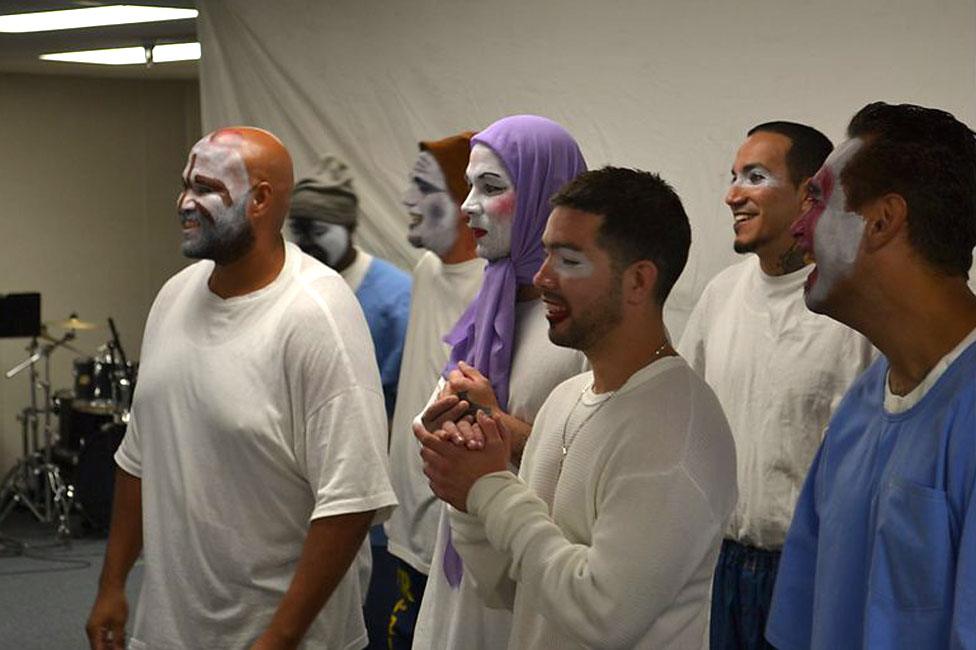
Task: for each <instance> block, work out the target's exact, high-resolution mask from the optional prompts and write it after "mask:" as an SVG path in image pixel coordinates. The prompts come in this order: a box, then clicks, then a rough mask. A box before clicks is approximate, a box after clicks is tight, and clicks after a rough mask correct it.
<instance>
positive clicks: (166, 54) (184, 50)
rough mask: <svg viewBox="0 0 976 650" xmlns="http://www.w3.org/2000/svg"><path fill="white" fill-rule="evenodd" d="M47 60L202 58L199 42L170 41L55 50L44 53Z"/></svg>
mask: <svg viewBox="0 0 976 650" xmlns="http://www.w3.org/2000/svg"><path fill="white" fill-rule="evenodd" d="M41 58H42V59H44V60H45V61H65V62H68V63H97V64H100V65H149V64H152V63H172V62H173V61H195V60H197V59H199V58H200V44H199V43H170V44H168V45H153V46H148V45H147V46H146V47H142V46H136V47H116V48H111V49H107V50H85V51H83V52H53V53H51V54H42V55H41Z"/></svg>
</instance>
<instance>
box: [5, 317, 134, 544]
mask: <svg viewBox="0 0 976 650" xmlns="http://www.w3.org/2000/svg"><path fill="white" fill-rule="evenodd" d="M37 302H39V300H38V301H37ZM37 321H38V323H37V328H36V329H34V330H32V331H31V332H29V333H27V334H24V333H23V332H20V331H17V332H16V333H14V334H11V335H17V336H25V335H30V336H32V338H31V342H30V345H29V346H28V347H27V351H28V352H29V355H28V357H27V358H26V359H24V360H23V361H22V362H20V363H18V364H17V365H16V366H14V367H13V368H11V369H10V370H8V371H7V372H6V376H7V378H12V377H14V376H15V375H17V374H19V373H20V372H22V371H23V370H25V369H27V370H28V371H29V372H28V375H29V388H30V392H29V402H28V406H27V407H25V408H24V409H23V410H22V411H21V414H20V415H19V416H18V420H19V421H20V424H21V429H22V438H23V440H22V445H23V456H22V458H21V459H20V460H19V461H18V462H17V463H16V465H15V466H14V467H13V468H12V469H11V470H10V471H9V472H8V474H7V476H6V477H5V478H4V481H3V483H2V485H0V524H2V522H3V521H4V520H5V519H6V517H7V516H8V515H9V514H10V512H11V511H12V510H13V508H14V507H15V506H16V505H17V504H22V505H24V506H25V507H26V508H27V509H28V510H29V511H30V512H31V514H33V515H34V517H35V518H36V519H37V520H39V521H41V522H43V523H53V524H56V532H57V534H58V536H59V537H61V538H65V539H67V538H68V537H69V536H70V534H71V525H70V520H69V515H70V514H71V513H72V511H73V510H78V511H80V512H81V514H82V515H83V516H84V518H85V519H84V523H85V524H86V525H89V524H90V525H92V526H93V527H94V528H95V529H98V530H103V529H106V528H107V526H108V513H109V510H110V506H111V497H112V487H113V484H114V476H115V473H114V470H113V468H114V461H113V460H112V454H113V453H114V451H115V448H116V447H117V446H118V444H119V442H120V441H121V438H122V435H123V434H124V432H125V425H126V424H127V423H128V421H129V408H130V406H131V404H132V393H133V389H134V386H135V382H136V375H137V370H138V364H137V363H131V362H129V361H128V359H127V358H126V356H125V351H124V350H123V348H122V344H121V341H120V340H119V336H118V332H117V330H116V328H115V322H114V321H113V320H112V319H111V318H110V319H108V325H109V327H110V328H111V331H112V339H111V340H110V341H108V342H107V343H106V344H104V345H101V346H99V347H98V349H97V350H96V352H95V355H94V356H86V355H84V354H83V353H82V352H81V351H80V350H78V349H77V348H75V347H73V346H71V345H70V344H69V341H72V340H74V339H75V334H76V332H75V331H76V330H86V331H90V330H94V329H97V328H100V327H103V326H101V325H96V324H94V323H90V322H87V321H83V320H80V319H79V318H78V316H77V314H71V316H70V317H69V318H68V319H67V320H63V321H52V322H49V323H48V325H52V326H55V327H60V328H64V329H65V330H67V331H66V332H65V333H64V335H63V336H61V338H58V339H55V338H53V337H52V336H50V335H49V334H48V332H47V330H46V328H45V327H44V326H41V325H40V324H39V321H40V319H39V318H37ZM39 340H40V341H46V342H47V343H46V344H41V343H40V342H39ZM59 348H64V349H68V350H71V351H73V352H75V353H76V354H78V355H79V357H78V358H76V359H74V360H73V362H72V363H73V368H72V370H73V373H74V389H73V390H70V389H62V390H58V391H56V392H54V394H53V396H52V391H51V384H50V374H51V373H50V355H51V353H52V352H54V351H55V350H57V349H59ZM41 359H43V360H44V367H43V379H41V376H40V373H39V372H38V368H37V364H38V362H40V360H41ZM38 391H42V395H41V396H40V397H39V396H38ZM41 401H43V403H42V404H41V403H40V402H41ZM52 416H54V418H56V422H52ZM103 474H104V476H103Z"/></svg>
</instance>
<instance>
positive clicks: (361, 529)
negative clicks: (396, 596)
mask: <svg viewBox="0 0 976 650" xmlns="http://www.w3.org/2000/svg"><path fill="white" fill-rule="evenodd" d="M373 513H374V511H372V510H370V511H367V512H356V513H349V514H343V515H336V516H333V517H322V518H321V519H316V520H314V521H312V523H311V525H310V526H309V530H308V535H307V536H306V538H305V544H304V546H303V547H302V554H301V557H300V558H299V560H298V565H297V566H296V568H295V575H294V576H293V577H292V581H291V584H290V585H289V587H288V591H287V592H285V595H284V597H283V598H282V599H281V602H280V603H279V604H278V609H277V610H276V611H275V614H274V617H273V618H272V619H271V624H270V625H269V626H268V629H267V631H266V632H265V634H264V635H263V636H262V638H261V639H260V640H259V642H258V644H257V646H256V647H259V648H293V647H295V646H297V645H298V643H299V642H300V641H301V640H302V638H303V637H304V636H305V632H306V631H307V630H308V627H309V626H310V625H311V624H312V621H313V620H315V617H316V616H317V615H318V613H319V612H320V611H321V609H322V607H324V606H325V603H326V602H328V600H329V597H330V596H331V595H332V592H333V591H335V588H336V587H337V586H338V584H339V582H340V581H341V580H342V577H343V576H344V575H345V574H346V571H347V570H348V569H349V566H350V565H351V564H352V561H353V559H354V558H355V557H356V554H357V553H358V552H359V549H360V547H361V546H362V543H363V540H364V539H365V538H366V533H367V532H368V530H369V524H370V522H371V521H372V519H373Z"/></svg>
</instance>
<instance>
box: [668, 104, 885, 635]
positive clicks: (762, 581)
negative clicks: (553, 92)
mask: <svg viewBox="0 0 976 650" xmlns="http://www.w3.org/2000/svg"><path fill="white" fill-rule="evenodd" d="M831 148H832V147H831V144H830V141H829V140H828V139H827V138H826V137H825V136H824V135H823V134H822V133H820V132H819V131H817V130H816V129H813V128H812V127H809V126H806V125H803V124H796V123H793V122H768V123H764V124H760V125H758V126H756V127H754V128H752V129H750V130H749V132H748V134H747V138H746V140H745V142H744V143H743V144H742V146H741V147H740V148H739V150H738V152H737V153H736V156H735V160H734V161H733V164H732V178H731V182H730V185H729V189H728V191H727V192H726V195H725V203H726V205H728V207H729V210H730V212H731V216H732V224H731V226H732V230H733V234H734V240H733V248H734V249H735V251H736V252H737V253H740V254H744V255H746V259H745V260H743V261H741V262H739V263H737V264H735V265H733V266H731V267H729V268H727V269H725V270H723V271H722V272H720V273H719V274H718V275H716V276H715V277H714V278H713V279H712V280H711V282H709V283H708V286H706V287H705V290H704V291H703V292H702V295H701V298H700V299H699V301H698V304H696V305H695V308H694V310H693V311H692V313H691V316H690V317H689V319H688V324H687V326H686V327H685V331H684V333H683V335H682V337H681V341H680V342H679V344H678V351H679V352H680V353H681V355H682V356H683V357H685V358H686V359H687V360H688V363H689V364H690V365H691V367H692V368H694V369H695V370H696V371H698V373H699V374H701V375H702V376H703V377H704V378H705V381H707V382H708V384H709V385H710V386H711V387H712V389H713V390H714V391H715V393H716V394H717V395H718V398H719V401H721V403H722V408H723V409H724V410H725V413H726V415H727V416H728V419H729V424H730V426H731V427H732V435H733V437H734V438H735V445H736V462H737V478H738V484H739V500H738V502H737V504H736V506H735V508H734V510H733V511H732V516H731V519H730V522H729V526H728V528H727V530H726V532H725V541H724V542H723V544H722V551H721V553H720V555H719V560H718V566H717V568H716V571H715V582H714V585H713V590H712V614H711V639H710V642H711V647H712V648H713V649H714V650H740V649H741V650H752V649H762V648H767V647H768V646H767V644H766V642H765V641H764V640H763V636H762V635H763V629H764V627H765V620H766V615H767V613H768V611H769V602H770V599H771V598H772V591H773V584H774V582H775V580H776V566H777V563H778V561H779V554H780V550H781V548H782V545H783V540H784V539H785V537H786V530H787V528H788V527H789V524H790V517H791V515H792V513H793V504H794V502H795V500H796V495H797V493H798V492H799V490H800V486H801V484H802V481H803V477H804V476H805V475H806V470H807V467H809V466H810V462H811V461H812V460H813V455H814V454H815V453H816V449H817V444H819V442H820V437H821V435H822V433H823V430H824V427H825V426H826V425H827V420H828V418H829V417H830V414H831V412H832V411H833V409H834V408H836V406H837V404H838V403H839V402H840V399H841V396H842V395H843V394H844V391H845V390H847V387H848V386H850V384H851V382H853V381H854V379H855V377H857V375H858V374H860V373H861V372H862V371H863V370H864V369H865V368H867V366H868V364H869V363H870V361H871V358H872V356H871V355H872V350H871V344H870V343H869V342H868V341H867V340H865V339H864V337H862V336H860V335H859V334H858V333H857V332H855V331H853V330H851V329H849V328H847V327H844V326H843V325H840V324H839V323H836V322H833V321H831V320H830V319H829V318H824V317H822V316H818V315H817V314H813V313H810V312H809V311H808V310H807V309H806V307H805V306H804V304H803V298H802V286H803V282H804V281H805V280H806V278H807V276H808V275H809V273H810V270H811V269H810V267H809V266H808V265H807V264H806V262H805V261H804V259H803V254H802V251H801V249H800V248H799V246H798V245H797V244H796V242H795V241H794V240H793V237H792V234H791V233H790V225H791V224H792V223H793V222H794V221H795V220H796V218H797V217H798V216H799V215H800V214H801V211H802V209H803V207H804V206H805V205H809V203H810V198H809V191H808V188H809V185H810V177H811V176H812V175H813V174H814V173H815V172H816V170H817V168H818V167H819V165H820V164H821V163H822V162H823V160H824V158H826V156H827V154H828V153H829V152H830V150H831ZM814 350H815V351H816V352H814Z"/></svg>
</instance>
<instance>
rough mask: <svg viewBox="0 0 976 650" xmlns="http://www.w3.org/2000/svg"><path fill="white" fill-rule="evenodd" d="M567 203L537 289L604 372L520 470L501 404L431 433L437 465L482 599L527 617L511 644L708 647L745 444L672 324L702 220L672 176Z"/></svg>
mask: <svg viewBox="0 0 976 650" xmlns="http://www.w3.org/2000/svg"><path fill="white" fill-rule="evenodd" d="M552 204H553V206H554V209H553V211H552V214H551V216H550V217H549V223H548V225H547V226H546V230H545V234H544V235H543V242H544V244H545V247H546V251H547V253H548V255H547V257H546V261H545V263H544V264H543V266H542V268H541V269H540V270H539V272H538V274H537V275H536V277H535V286H536V287H538V289H539V290H540V291H541V292H542V300H543V301H544V303H545V305H546V316H547V319H548V322H549V338H550V340H552V342H553V343H555V344H557V345H560V346H565V347H570V348H574V349H577V350H580V351H582V352H583V353H584V354H585V355H586V358H587V359H588V360H589V362H590V364H591V365H592V368H593V370H592V372H587V373H584V374H582V375H579V376H577V377H574V378H572V379H569V380H567V381H565V382H563V383H562V384H560V385H559V386H558V387H557V388H556V389H555V390H554V391H553V392H552V394H551V395H550V396H549V398H548V399H547V400H546V402H545V404H544V405H543V407H542V409H541V410H540V411H539V414H538V416H537V417H536V420H535V423H534V424H533V427H532V435H531V436H530V437H529V443H528V445H527V447H526V449H525V455H524V457H523V462H522V466H521V469H520V470H519V473H518V476H516V475H515V474H513V473H512V472H511V471H509V470H508V468H507V461H508V453H509V446H510V444H511V436H510V434H509V432H508V431H507V429H506V427H505V426H504V424H503V423H502V422H501V420H500V419H497V420H496V419H491V418H489V417H487V416H485V415H484V414H479V415H478V419H477V423H476V424H475V425H473V426H472V425H470V424H468V423H467V422H464V421H462V422H460V423H458V424H452V423H447V424H445V426H444V429H443V430H442V431H440V432H438V433H436V434H431V433H429V432H427V431H424V430H423V429H422V428H420V427H417V429H416V432H417V435H418V438H419V439H420V440H421V442H422V443H423V445H424V451H423V452H422V453H423V456H424V460H425V463H426V467H427V474H428V476H429V477H430V479H431V485H432V487H433V489H434V491H435V493H436V494H437V495H438V496H439V497H440V498H442V499H444V500H446V501H447V502H449V503H450V504H451V505H453V506H454V508H455V509H453V510H452V511H451V525H452V527H453V529H454V531H455V534H456V540H457V545H458V549H459V551H460V552H461V555H462V557H463V558H464V560H465V565H466V566H467V567H469V568H470V570H471V573H472V574H473V579H474V582H475V584H476V585H477V588H478V591H479V593H480V594H481V595H482V597H483V598H485V601H486V602H487V603H489V604H491V605H493V606H495V607H507V608H511V609H512V611H513V624H512V636H511V637H510V639H509V641H508V648H510V649H511V650H518V649H522V648H559V649H560V650H571V649H573V648H636V649H647V650H650V649H651V648H701V647H704V645H705V643H706V642H707V638H706V635H707V620H708V595H709V590H710V586H711V576H712V569H713V567H714V565H715V558H716V556H717V555H718V549H719V545H720V542H721V537H722V531H723V530H724V527H725V523H726V520H727V517H728V514H729V513H730V512H731V510H732V504H733V503H734V502H735V492H736V487H735V452H734V450H733V442H732V437H731V434H730V432H729V428H728V424H727V423H726V421H725V417H724V416H723V414H722V410H721V407H720V406H719V403H718V400H717V399H716V398H715V395H714V393H713V392H712V391H711V389H709V388H708V386H707V385H706V384H705V382H704V381H702V379H701V378H700V377H698V376H697V375H696V374H695V373H694V372H693V371H692V370H691V368H690V367H689V366H688V364H687V363H685V361H684V360H683V359H681V357H679V356H677V355H676V354H675V352H674V350H673V349H672V348H671V345H670V344H669V343H668V340H667V336H666V333H665V329H664V323H663V321H662V318H661V314H662V309H663V306H664V302H665V300H666V299H667V296H668V293H669V292H670V290H671V288H672V286H673V285H674V283H675V281H676V280H677V278H678V276H679V275H680V274H681V271H682V269H683V268H684V265H685V261H686V260H687V256H688V248H689V244H690V241H691V232H690V227H689V225H688V218H687V216H686V215H685V212H684V209H683V208H682V205H681V201H680V200H679V198H678V196H677V195H676V194H675V193H674V190H672V189H671V187H670V186H669V185H667V183H665V182H664V181H662V180H661V179H660V178H659V177H658V176H656V175H654V174H650V173H647V172H640V171H636V170H630V169H620V168H613V167H606V168H604V169H601V170H599V171H594V172H588V173H586V174H583V175H581V176H580V177H578V178H577V179H576V180H575V181H573V182H572V183H570V184H569V185H567V186H566V187H564V188H563V189H562V190H560V191H559V193H557V194H556V196H555V197H554V198H553V200H552ZM454 440H459V441H462V442H465V443H467V445H468V447H470V448H465V446H461V445H458V444H456V443H455V442H454ZM513 593H514V597H513Z"/></svg>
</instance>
